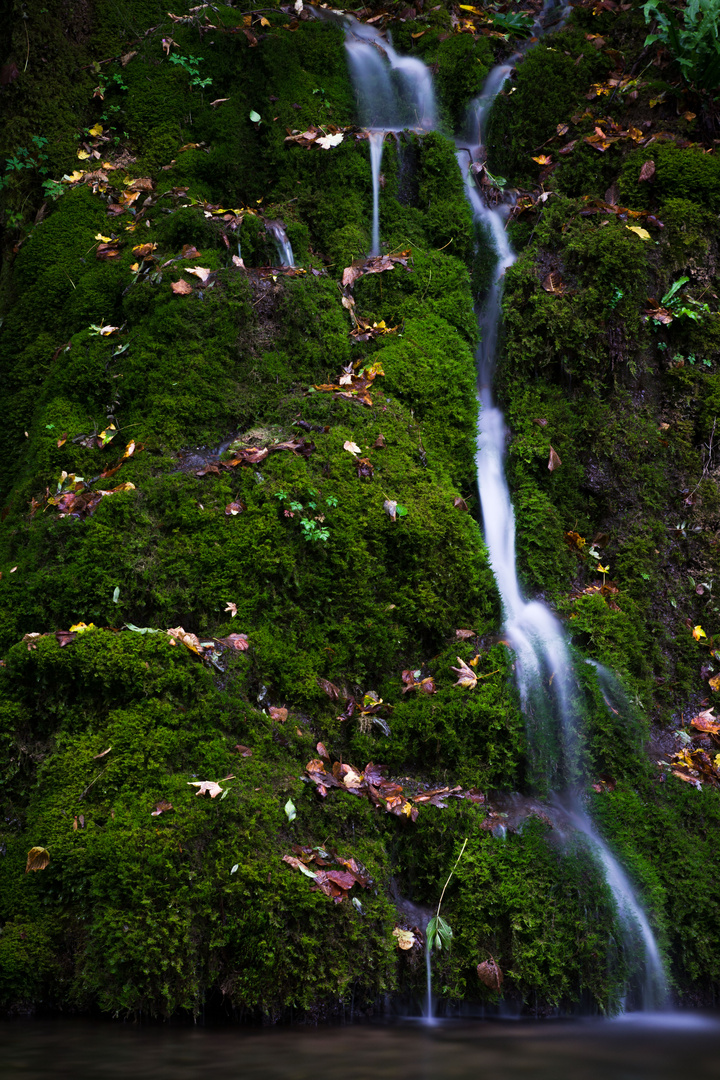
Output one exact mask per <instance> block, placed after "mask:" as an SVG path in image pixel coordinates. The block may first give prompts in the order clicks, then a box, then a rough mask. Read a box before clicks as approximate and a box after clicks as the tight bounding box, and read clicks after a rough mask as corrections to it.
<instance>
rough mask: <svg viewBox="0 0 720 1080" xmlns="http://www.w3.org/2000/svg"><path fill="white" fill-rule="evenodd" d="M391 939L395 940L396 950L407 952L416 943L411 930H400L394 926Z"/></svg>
mask: <svg viewBox="0 0 720 1080" xmlns="http://www.w3.org/2000/svg"><path fill="white" fill-rule="evenodd" d="M393 937H395V938H397V947H398V949H403V950H405V951H407V950H408V949H412V947H413V945H414V944H415V942H416V941H417V938H416V937H415V935H414V934H413V932H412V930H401V928H400V927H399V926H396V927H395V929H394V930H393Z"/></svg>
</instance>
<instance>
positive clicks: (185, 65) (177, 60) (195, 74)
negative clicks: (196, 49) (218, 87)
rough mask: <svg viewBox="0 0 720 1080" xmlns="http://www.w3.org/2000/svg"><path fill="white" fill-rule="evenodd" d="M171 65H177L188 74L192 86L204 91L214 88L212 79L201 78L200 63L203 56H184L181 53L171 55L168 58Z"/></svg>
mask: <svg viewBox="0 0 720 1080" xmlns="http://www.w3.org/2000/svg"><path fill="white" fill-rule="evenodd" d="M168 59H169V61H170V63H171V64H177V65H178V66H179V67H181V68H182V69H183V71H186V72H187V73H188V76H189V78H190V85H191V86H197V87H199V89H200V90H204V89H205V87H206V86H212V79H209V78H208V79H202V78H200V63H201V62H202V56H183V55H182V54H181V53H170V56H169V57H168Z"/></svg>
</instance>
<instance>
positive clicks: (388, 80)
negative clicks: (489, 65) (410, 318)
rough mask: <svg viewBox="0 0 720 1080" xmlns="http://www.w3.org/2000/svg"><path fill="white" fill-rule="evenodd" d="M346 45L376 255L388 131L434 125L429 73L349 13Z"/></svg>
mask: <svg viewBox="0 0 720 1080" xmlns="http://www.w3.org/2000/svg"><path fill="white" fill-rule="evenodd" d="M345 48H346V50H347V55H348V61H349V65H350V75H351V78H352V81H353V85H354V87H355V94H356V96H357V102H358V115H359V118H360V123H361V124H362V125H363V127H366V128H367V131H368V139H369V142H370V168H371V171H372V194H373V216H372V243H371V247H370V254H371V255H379V254H380V165H381V163H382V155H383V147H384V145H385V136H386V135H387V133H388V132H391V131H392V132H398V131H403V130H404V129H405V128H413V129H415V130H420V131H431V130H432V129H433V128H434V127H435V124H436V114H435V91H434V88H433V82H432V76H431V74H430V72H429V70H428V68H427V67H426V66H425V64H423V62H422V60H417V59H415V58H414V57H411V56H399V55H398V53H396V52H395V50H394V49H393V47H392V45H391V44H390V42H389V41H388V40H387V39H386V38H385V37H384V36H383V35H382V34H381V33H380V32H379V31H378V30H375V29H374V28H373V27H372V26H367V25H364V24H363V23H360V22H358V21H357V19H354V18H352V16H349V17H348V18H347V21H346V26H345Z"/></svg>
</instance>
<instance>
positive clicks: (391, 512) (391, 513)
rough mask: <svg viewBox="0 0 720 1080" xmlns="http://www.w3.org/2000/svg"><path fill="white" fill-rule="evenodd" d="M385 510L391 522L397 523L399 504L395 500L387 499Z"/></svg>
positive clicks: (384, 504) (384, 505)
mask: <svg viewBox="0 0 720 1080" xmlns="http://www.w3.org/2000/svg"><path fill="white" fill-rule="evenodd" d="M383 510H384V511H385V513H386V514H387V516H388V517H389V518H390V520H391V521H397V503H396V502H395V500H394V499H386V500H385V502H384V503H383Z"/></svg>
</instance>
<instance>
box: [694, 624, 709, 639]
mask: <svg viewBox="0 0 720 1080" xmlns="http://www.w3.org/2000/svg"><path fill="white" fill-rule="evenodd" d="M692 636H693V637H694V638H695V640H696V641H700V640H701V638H706V637H707V634H706V633H705V631H704V630H703V628H702V626H693V631H692Z"/></svg>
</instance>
